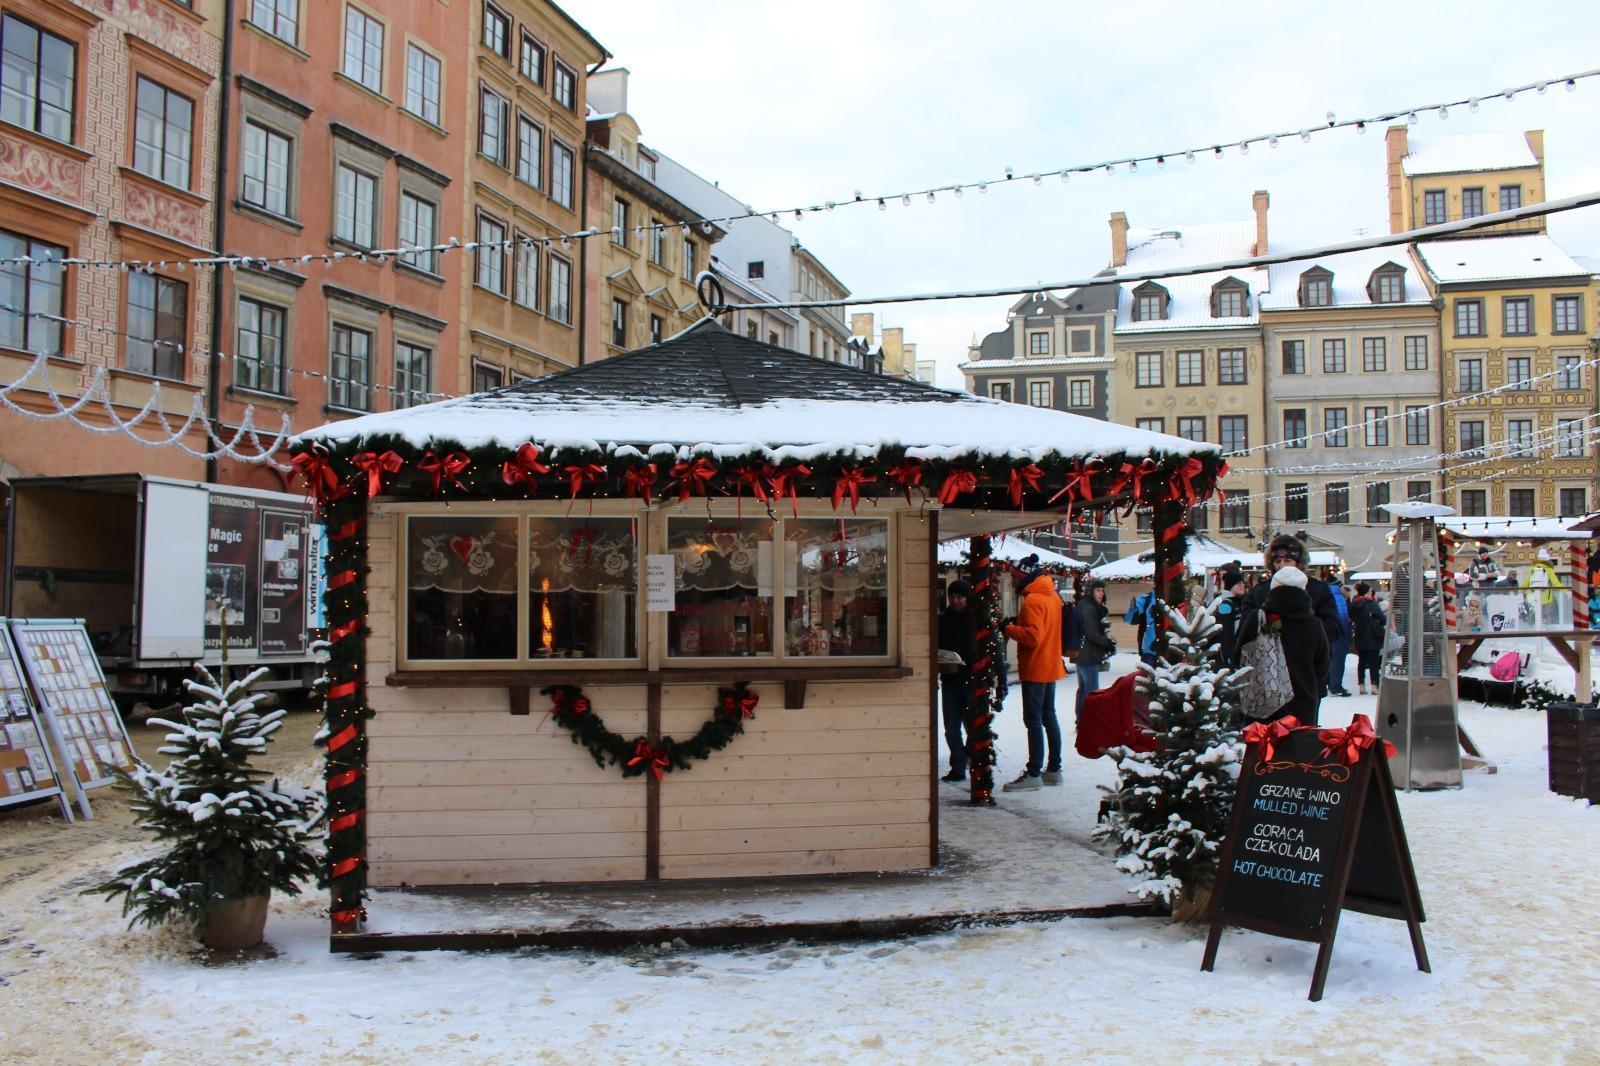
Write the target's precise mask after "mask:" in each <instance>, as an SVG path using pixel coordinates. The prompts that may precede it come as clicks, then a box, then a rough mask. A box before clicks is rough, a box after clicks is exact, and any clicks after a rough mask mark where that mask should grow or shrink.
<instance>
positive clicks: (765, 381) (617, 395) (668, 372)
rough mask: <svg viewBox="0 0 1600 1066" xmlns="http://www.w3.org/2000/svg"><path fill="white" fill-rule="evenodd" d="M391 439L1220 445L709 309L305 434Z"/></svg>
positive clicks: (1028, 456)
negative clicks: (811, 352)
mask: <svg viewBox="0 0 1600 1066" xmlns="http://www.w3.org/2000/svg"><path fill="white" fill-rule="evenodd" d="M390 435H393V436H395V437H398V438H400V439H401V440H404V441H406V442H407V443H409V444H411V445H413V446H414V447H418V448H422V447H430V446H431V445H432V444H433V442H435V441H449V442H452V444H454V445H460V446H463V447H467V448H477V447H484V446H490V445H496V446H500V447H504V448H507V449H514V448H516V447H517V446H519V445H520V444H522V443H523V442H525V441H538V442H540V443H541V444H542V445H543V446H545V447H546V448H554V449H556V450H559V449H561V448H571V449H580V450H581V449H588V450H599V449H602V448H606V449H608V450H615V448H617V447H621V446H627V447H633V448H638V449H642V450H648V451H657V450H662V449H667V450H672V451H675V452H679V453H680V454H684V455H687V454H689V453H690V452H694V453H697V454H709V455H713V456H717V457H736V456H740V455H746V454H751V453H756V452H762V451H764V452H766V453H767V454H768V456H769V457H770V458H771V460H772V461H774V462H781V461H783V460H786V459H797V460H801V461H807V460H810V459H813V458H817V457H820V456H824V455H832V454H839V453H852V452H853V453H854V454H855V455H857V456H860V457H870V456H873V455H876V454H877V452H878V451H879V450H880V449H882V448H884V447H889V446H901V447H905V448H906V449H907V454H909V455H911V456H913V457H916V458H924V459H942V460H952V459H957V458H961V457H963V456H994V457H1001V458H1007V459H1025V460H1033V461H1037V460H1040V459H1043V458H1044V457H1045V456H1047V455H1050V454H1052V453H1053V454H1055V455H1057V456H1060V457H1062V458H1068V459H1079V458H1082V459H1088V458H1091V457H1094V456H1108V455H1114V454H1118V453H1121V454H1124V455H1134V456H1138V455H1149V456H1152V457H1160V456H1168V457H1181V456H1204V455H1212V456H1214V455H1215V454H1216V453H1217V451H1218V447H1217V445H1215V444H1205V443H1196V442H1190V441H1186V440H1183V439H1181V438H1179V437H1170V436H1167V435H1166V434H1162V433H1151V432H1149V431H1146V430H1140V429H1133V428H1131V427H1128V426H1119V425H1114V424H1110V423H1106V422H1102V421H1099V420H1097V419H1092V418H1086V417H1083V416H1081V415H1074V414H1069V413H1067V412H1064V411H1054V410H1050V409H1048V408H1040V407H1025V406H1022V405H1019V404H1013V403H1007V402H1005V401H1002V400H991V399H988V398H986V397H981V396H973V395H971V394H970V393H965V392H954V391H948V390H945V389H938V388H934V387H933V386H931V385H924V384H921V383H920V382H915V381H907V380H903V379H900V378H893V377H887V376H884V375H880V374H872V373H868V372H867V371H865V370H858V369H855V368H852V367H848V366H841V365H839V364H837V363H828V362H824V361H822V360H820V359H816V358H813V357H811V356H807V355H801V354H800V353H798V352H793V351H790V350H789V349H787V348H779V347H775V346H773V345H769V344H763V343H761V342H760V341H755V340H750V339H748V338H745V337H741V336H739V335H737V334H735V333H732V332H730V331H729V330H728V329H726V328H725V327H723V326H722V325H720V324H719V323H717V322H716V321H715V320H713V319H711V318H706V319H702V320H701V321H700V322H697V323H696V324H695V325H693V326H691V327H690V328H688V329H686V330H684V331H683V332H681V333H678V334H676V335H675V336H673V337H669V338H667V339H666V340H664V341H662V342H661V343H659V344H654V345H651V346H649V347H647V348H640V349H638V350H636V351H632V352H625V353H623V354H621V355H617V356H613V357H611V358H609V359H604V360H601V361H599V362H595V363H590V364H588V365H587V366H582V367H578V368H577V369H575V370H568V371H564V372H562V373H559V374H552V375H550V376H548V377H542V378H535V379H533V380H531V381H524V382H519V383H517V384H515V385H508V386H505V387H503V388H498V389H492V390H490V391H488V392H482V393H475V394H473V395H470V396H458V397H454V398H452V399H448V400H441V401H439V402H437V403H431V404H424V405H422V406H418V407H408V408H403V409H401V410H398V411H385V412H383V413H381V414H370V415H364V416H362V417H360V418H353V419H350V420H348V421H342V422H334V423H330V424H328V425H325V426H322V427H319V428H317V429H314V430H310V431H308V432H306V433H303V434H301V435H300V436H299V437H298V438H297V440H298V441H301V442H306V443H309V442H315V441H321V442H325V443H329V444H333V443H339V442H361V441H364V440H371V439H375V438H382V437H385V436H390Z"/></svg>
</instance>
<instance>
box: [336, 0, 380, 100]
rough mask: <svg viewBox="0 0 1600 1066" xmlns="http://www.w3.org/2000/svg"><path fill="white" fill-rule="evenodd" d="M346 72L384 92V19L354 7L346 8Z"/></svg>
mask: <svg viewBox="0 0 1600 1066" xmlns="http://www.w3.org/2000/svg"><path fill="white" fill-rule="evenodd" d="M344 76H345V77H347V78H350V79H353V80H354V81H358V82H360V83H361V84H362V85H365V86H366V87H367V88H369V89H371V90H372V91H373V92H375V93H381V92H383V23H381V22H379V21H378V20H377V19H375V18H373V17H372V16H371V15H368V14H367V13H366V12H365V11H362V10H360V9H358V8H355V7H346V8H345V9H344Z"/></svg>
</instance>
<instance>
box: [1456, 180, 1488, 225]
mask: <svg viewBox="0 0 1600 1066" xmlns="http://www.w3.org/2000/svg"><path fill="white" fill-rule="evenodd" d="M1469 201H1470V204H1471V206H1470V207H1469V206H1468V205H1469ZM1481 214H1483V186H1482V185H1465V186H1462V188H1461V217H1462V218H1477V217H1478V216H1479V215H1481Z"/></svg>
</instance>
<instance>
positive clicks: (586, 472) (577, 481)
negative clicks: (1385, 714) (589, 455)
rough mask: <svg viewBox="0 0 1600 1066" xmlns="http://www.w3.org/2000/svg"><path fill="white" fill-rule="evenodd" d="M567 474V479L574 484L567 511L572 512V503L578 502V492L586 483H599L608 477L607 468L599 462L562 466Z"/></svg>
mask: <svg viewBox="0 0 1600 1066" xmlns="http://www.w3.org/2000/svg"><path fill="white" fill-rule="evenodd" d="M561 469H562V471H563V472H564V473H565V474H566V475H567V481H568V483H569V484H571V486H572V495H571V497H569V498H568V500H567V513H568V514H571V513H572V505H573V504H574V503H576V502H577V499H578V493H579V492H580V491H581V490H582V489H583V487H584V486H585V485H598V484H599V483H600V482H602V481H604V480H605V479H606V468H605V467H603V466H601V465H600V464H598V463H574V464H572V465H570V466H564V467H562V468H561Z"/></svg>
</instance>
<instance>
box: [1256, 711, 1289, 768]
mask: <svg viewBox="0 0 1600 1066" xmlns="http://www.w3.org/2000/svg"><path fill="white" fill-rule="evenodd" d="M1299 728H1300V719H1298V718H1296V717H1295V716H1294V715H1292V714H1291V715H1286V716H1284V717H1283V718H1280V719H1278V720H1277V721H1276V722H1251V723H1250V724H1249V725H1247V726H1245V727H1244V733H1243V734H1242V735H1243V737H1244V742H1245V743H1246V744H1260V745H1261V761H1262V762H1271V761H1272V756H1273V755H1274V754H1275V753H1276V752H1277V750H1278V747H1277V745H1278V741H1280V740H1282V739H1283V738H1284V737H1286V736H1288V735H1289V734H1290V733H1293V732H1294V731H1295V730H1296V729H1299Z"/></svg>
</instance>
